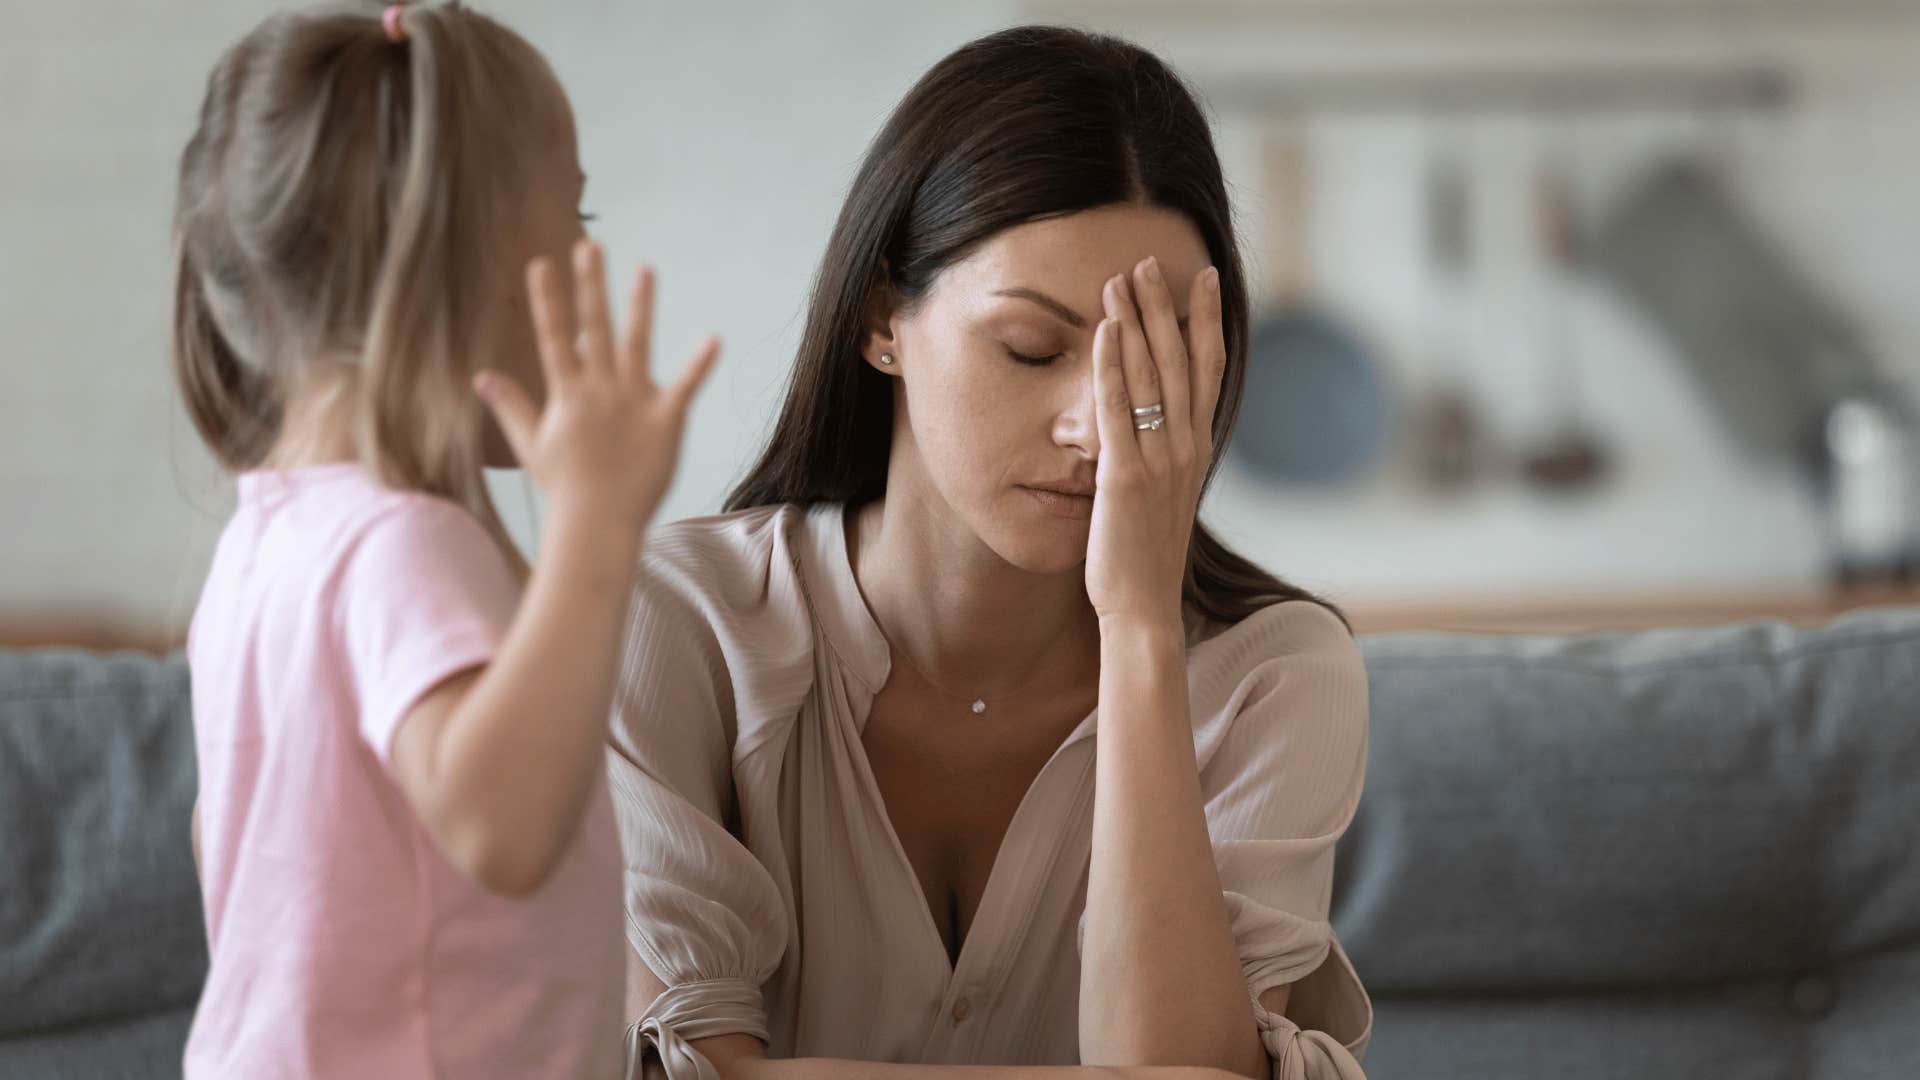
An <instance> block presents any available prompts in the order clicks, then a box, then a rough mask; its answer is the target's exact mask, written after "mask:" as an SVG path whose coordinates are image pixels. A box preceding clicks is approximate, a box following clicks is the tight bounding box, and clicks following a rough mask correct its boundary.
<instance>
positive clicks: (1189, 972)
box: [1080, 622, 1267, 1076]
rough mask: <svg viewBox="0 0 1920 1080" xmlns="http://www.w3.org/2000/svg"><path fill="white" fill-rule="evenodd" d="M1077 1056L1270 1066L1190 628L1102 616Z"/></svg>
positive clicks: (1252, 1069) (1117, 1061) (1250, 1072)
mask: <svg viewBox="0 0 1920 1080" xmlns="http://www.w3.org/2000/svg"><path fill="white" fill-rule="evenodd" d="M1099 725H1100V726H1099V733H1098V739H1097V743H1096V746H1097V751H1096V753H1097V755H1098V760H1097V765H1096V772H1095V776H1094V804H1093V805H1094V809H1093V851H1092V858H1091V865H1090V867H1089V869H1088V875H1087V912H1086V937H1085V940H1084V942H1083V947H1082V949H1081V974H1080V1059H1081V1060H1082V1061H1086V1062H1091V1063H1095V1064H1114V1065H1169V1064H1179V1065H1203V1066H1210V1067H1214V1068H1219V1069H1225V1070H1228V1071H1230V1072H1232V1073H1235V1074H1238V1075H1243V1076H1260V1075H1264V1074H1265V1072H1266V1069H1267V1061H1266V1054H1265V1051H1264V1050H1263V1049H1262V1048H1261V1045H1260V1040H1259V1034H1258V1031H1257V1029H1256V1027H1255V1024H1254V1018H1253V1008H1252V1005H1251V1003H1250V1002H1249V1000H1248V998H1247V992H1246V985H1245V983H1244V982H1243V980H1242V977H1241V973H1240V962H1239V957H1238V954H1237V951H1236V950H1235V948H1234V943H1233V935H1232V931H1231V929H1230V926H1229V923H1228V916H1227V910H1226V904H1225V902H1224V901H1223V899H1222V898H1221V895H1220V878H1219V871H1218V870H1217V869H1216V868H1215V866H1214V862H1213V845H1212V841H1211V839H1210V838H1209V836H1208V832H1207V821H1206V814H1205V811H1204V807H1203V799H1202V795H1201V790H1200V776H1199V769H1198V766H1197V765H1196V764H1195V761H1194V756H1193V725H1192V722H1191V720H1190V718H1189V713H1188V705H1187V678H1186V651H1185V648H1184V642H1183V641H1182V635H1181V631H1180V627H1179V625H1178V624H1177V623H1173V624H1171V625H1149V624H1142V623H1138V622H1126V623H1120V624H1117V625H1115V624H1106V623H1103V625H1102V626H1101V634H1100V705H1099Z"/></svg>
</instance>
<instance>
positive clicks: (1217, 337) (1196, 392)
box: [1187, 266, 1227, 460]
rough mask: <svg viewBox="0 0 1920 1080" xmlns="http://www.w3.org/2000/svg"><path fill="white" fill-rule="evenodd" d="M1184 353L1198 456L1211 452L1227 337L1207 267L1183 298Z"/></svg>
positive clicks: (1216, 275) (1215, 277) (1215, 274)
mask: <svg viewBox="0 0 1920 1080" xmlns="http://www.w3.org/2000/svg"><path fill="white" fill-rule="evenodd" d="M1187 343H1188V344H1187V353H1188V356H1189V357H1191V365H1190V366H1191V367H1192V368H1193V404H1192V410H1193V437H1194V445H1195V446H1196V447H1197V448H1198V449H1199V450H1200V451H1201V456H1202V457H1203V458H1206V459H1208V460H1211V457H1212V454H1213V410H1214V408H1215V407H1216V406H1218V405H1219V403H1220V380H1221V379H1222V378H1223V377H1224V376H1225V375H1226V373H1227V339H1226V335H1225V331H1224V329H1223V324H1222V323H1221V318H1220V271H1219V270H1218V269H1217V268H1215V267H1211V266H1209V267H1207V268H1206V269H1205V270H1202V271H1200V273H1199V275H1198V276H1196V277H1195V278H1194V279H1193V291H1192V293H1191V295H1190V297H1189V299H1188V301H1187Z"/></svg>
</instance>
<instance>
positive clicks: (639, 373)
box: [620, 266, 654, 378]
mask: <svg viewBox="0 0 1920 1080" xmlns="http://www.w3.org/2000/svg"><path fill="white" fill-rule="evenodd" d="M653 285H654V275H653V267H651V266H642V267H641V268H640V272H639V273H637V274H635V275H634V276H633V291H632V292H631V293H629V294H628V297H627V332H626V335H625V337H623V338H622V339H621V343H620V366H621V370H622V373H623V374H625V375H628V376H635V377H642V378H644V377H645V376H646V375H647V374H648V373H649V371H650V370H651V369H652V367H653Z"/></svg>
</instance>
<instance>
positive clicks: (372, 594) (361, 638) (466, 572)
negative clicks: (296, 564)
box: [334, 496, 520, 765]
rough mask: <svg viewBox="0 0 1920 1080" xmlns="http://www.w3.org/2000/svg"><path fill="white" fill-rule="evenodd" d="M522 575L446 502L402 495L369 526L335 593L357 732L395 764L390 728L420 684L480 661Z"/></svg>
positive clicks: (509, 611) (503, 627)
mask: <svg viewBox="0 0 1920 1080" xmlns="http://www.w3.org/2000/svg"><path fill="white" fill-rule="evenodd" d="M519 595H520V583H519V580H518V578H517V576H516V575H515V573H514V570H513V566H512V564H510V563H509V562H508V561H507V556H506V554H505V553H504V552H502V551H501V550H500V548H499V546H498V545H497V544H495V543H494V540H493V537H492V536H491V535H490V534H489V533H488V532H487V531H486V529H485V528H484V527H482V526H481V524H480V523H479V521H477V520H475V519H474V518H473V516H472V515H470V514H468V513H467V512H466V511H464V510H462V509H461V508H459V507H458V506H455V505H453V504H452V503H448V502H444V501H442V500H438V499H433V498H429V497H426V496H418V497H409V498H407V499H405V500H404V501H402V502H400V503H399V505H397V506H396V507H394V508H393V509H391V510H389V511H387V512H386V513H384V514H383V515H381V516H380V517H379V518H377V519H376V520H375V521H374V522H373V523H372V524H371V525H369V526H368V527H367V529H366V530H365V532H364V533H363V534H362V535H361V536H360V538H359V539H358V541H357V542H356V543H355V544H354V546H353V550H352V552H351V553H350V554H349V556H348V558H347V560H346V563H345V565H344V567H343V569H342V571H341V575H340V579H339V581H338V583H337V586H336V591H335V593H334V606H335V613H336V615H337V621H336V626H337V629H338V632H339V634H340V636H341V638H342V641H343V644H344V651H345V654H346V658H347V662H348V664H349V666H350V667H351V669H352V674H353V683H354V689H355V694H356V696H357V698H358V701H359V706H360V734H361V736H362V737H363V738H365V739H366V740H367V744H368V745H369V746H371V747H372V748H373V750H374V752H375V753H376V754H377V755H378V756H379V758H380V760H381V761H382V762H383V763H385V764H388V765H391V764H392V749H393V739H394V735H395V734H396V733H397V732H398V731H399V729H400V724H401V721H403V720H404V719H406V716H407V714H408V713H409V712H410V711H412V709H413V707H414V705H416V704H417V703H418V702H419V701H420V699H421V698H422V697H424V696H426V694H427V692H428V691H430V690H432V689H433V688H434V687H436V686H439V685H440V684H441V683H443V682H445V681H446V680H447V679H449V678H452V677H453V676H455V675H458V674H460V673H461V672H463V671H467V670H470V669H472V668H475V667H479V666H481V665H484V664H486V663H487V662H488V661H490V660H492V659H493V655H494V652H495V651H496V650H497V649H498V648H499V646H500V642H501V641H502V639H503V638H504V637H505V636H506V632H507V626H508V624H509V623H510V622H511V621H512V619H513V612H514V608H515V606H516V605H517V603H518V602H519Z"/></svg>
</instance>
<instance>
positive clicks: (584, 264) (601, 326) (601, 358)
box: [573, 240, 613, 375]
mask: <svg viewBox="0 0 1920 1080" xmlns="http://www.w3.org/2000/svg"><path fill="white" fill-rule="evenodd" d="M573 308H574V319H575V320H576V321H577V322H578V325H579V331H580V342H579V353H580V363H581V366H582V367H583V368H584V369H585V370H587V371H590V372H593V373H595V374H599V375H607V374H611V373H612V371H613V315H612V313H611V312H609V311H608V310H607V258H606V254H605V253H604V252H603V251H601V250H600V245H599V244H596V243H594V242H593V241H591V240H582V241H580V242H579V243H577V244H575V245H574V246H573Z"/></svg>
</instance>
